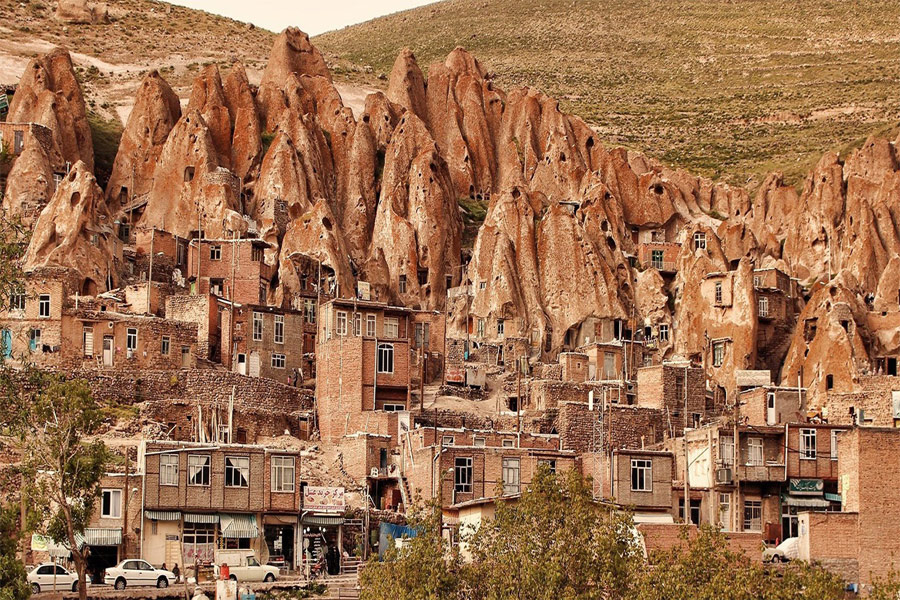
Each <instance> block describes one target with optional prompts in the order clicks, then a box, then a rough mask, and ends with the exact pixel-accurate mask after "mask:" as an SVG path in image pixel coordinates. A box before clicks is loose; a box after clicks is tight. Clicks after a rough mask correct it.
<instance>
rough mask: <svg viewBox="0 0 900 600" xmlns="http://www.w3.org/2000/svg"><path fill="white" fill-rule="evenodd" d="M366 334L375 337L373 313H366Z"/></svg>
mask: <svg viewBox="0 0 900 600" xmlns="http://www.w3.org/2000/svg"><path fill="white" fill-rule="evenodd" d="M366 336H367V337H375V315H366Z"/></svg>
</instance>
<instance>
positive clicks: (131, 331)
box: [125, 327, 138, 352]
mask: <svg viewBox="0 0 900 600" xmlns="http://www.w3.org/2000/svg"><path fill="white" fill-rule="evenodd" d="M137 333H138V330H137V329H135V328H134V327H129V328H128V329H127V330H126V331H125V349H126V350H131V351H132V352H134V351H135V350H137Z"/></svg>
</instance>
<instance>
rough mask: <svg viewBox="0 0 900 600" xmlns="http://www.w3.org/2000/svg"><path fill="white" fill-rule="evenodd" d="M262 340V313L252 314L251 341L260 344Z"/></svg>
mask: <svg viewBox="0 0 900 600" xmlns="http://www.w3.org/2000/svg"><path fill="white" fill-rule="evenodd" d="M262 338H263V316H262V313H258V312H255V313H253V341H254V342H261V341H262Z"/></svg>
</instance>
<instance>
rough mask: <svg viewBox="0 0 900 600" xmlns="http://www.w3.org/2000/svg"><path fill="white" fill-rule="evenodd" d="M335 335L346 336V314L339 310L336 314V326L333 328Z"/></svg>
mask: <svg viewBox="0 0 900 600" xmlns="http://www.w3.org/2000/svg"><path fill="white" fill-rule="evenodd" d="M335 333H336V334H337V335H347V313H346V312H344V311H342V310H339V311H338V312H337V325H336V326H335Z"/></svg>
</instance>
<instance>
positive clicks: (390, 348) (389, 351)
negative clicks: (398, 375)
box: [375, 343, 394, 375]
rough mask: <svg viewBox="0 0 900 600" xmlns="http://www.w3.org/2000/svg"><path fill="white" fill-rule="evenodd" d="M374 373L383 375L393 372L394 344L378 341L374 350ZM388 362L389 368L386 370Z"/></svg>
mask: <svg viewBox="0 0 900 600" xmlns="http://www.w3.org/2000/svg"><path fill="white" fill-rule="evenodd" d="M375 358H376V360H375V369H376V373H378V374H384V375H393V374H394V344H386V343H379V344H378V346H377V347H376V350H375ZM388 362H390V370H387V368H386V367H387V366H388V364H387V363H388Z"/></svg>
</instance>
